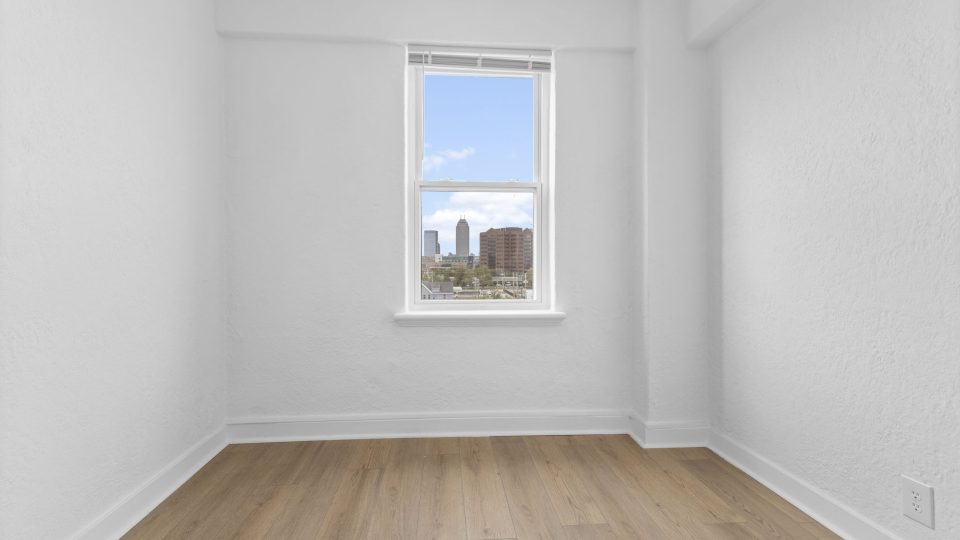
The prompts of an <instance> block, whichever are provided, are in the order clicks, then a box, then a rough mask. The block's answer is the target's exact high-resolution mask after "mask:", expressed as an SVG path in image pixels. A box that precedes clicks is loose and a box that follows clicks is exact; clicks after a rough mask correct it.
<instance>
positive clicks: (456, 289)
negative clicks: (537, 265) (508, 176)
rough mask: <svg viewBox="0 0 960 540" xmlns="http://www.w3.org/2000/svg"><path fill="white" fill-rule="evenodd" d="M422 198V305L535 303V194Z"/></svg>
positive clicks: (460, 194)
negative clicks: (438, 302) (428, 302)
mask: <svg viewBox="0 0 960 540" xmlns="http://www.w3.org/2000/svg"><path fill="white" fill-rule="evenodd" d="M421 195H422V196H421V199H420V201H421V210H422V217H421V223H422V224H423V230H422V231H421V235H420V238H421V239H422V240H421V249H422V252H421V257H420V299H421V300H518V299H520V300H523V299H531V300H532V299H533V297H534V295H533V279H534V268H533V212H534V210H533V194H532V193H503V192H496V193H491V192H423V193H422V194H421Z"/></svg>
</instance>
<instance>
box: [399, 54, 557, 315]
mask: <svg viewBox="0 0 960 540" xmlns="http://www.w3.org/2000/svg"><path fill="white" fill-rule="evenodd" d="M407 69H408V89H407V92H408V134H407V152H408V160H407V161H408V170H407V176H408V178H407V190H406V192H407V197H408V201H407V205H408V206H407V216H408V222H407V229H406V230H407V232H408V234H407V236H408V245H407V252H408V271H407V282H408V283H407V286H408V290H407V308H408V311H441V310H446V311H453V310H455V311H474V310H478V311H485V310H498V311H507V310H519V311H537V310H551V309H552V307H553V304H552V300H553V298H552V296H553V294H552V288H553V287H552V279H551V270H552V258H551V252H550V247H551V246H550V243H551V242H550V239H551V236H552V235H551V230H550V227H551V221H550V212H551V200H552V199H551V194H550V186H551V182H550V170H551V167H550V164H551V161H550V133H551V131H550V122H551V118H550V116H551V115H550V101H551V100H550V98H551V88H552V84H551V73H550V70H551V56H550V53H549V51H506V50H487V51H480V50H471V49H451V48H438V47H415V46H411V47H410V48H409V50H408V68H407Z"/></svg>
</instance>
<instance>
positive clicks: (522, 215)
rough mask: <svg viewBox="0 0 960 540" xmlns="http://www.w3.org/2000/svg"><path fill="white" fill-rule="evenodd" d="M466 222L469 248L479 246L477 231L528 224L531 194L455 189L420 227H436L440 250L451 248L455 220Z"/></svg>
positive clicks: (454, 240) (530, 215) (476, 249)
mask: <svg viewBox="0 0 960 540" xmlns="http://www.w3.org/2000/svg"><path fill="white" fill-rule="evenodd" d="M461 216H463V217H465V218H466V220H467V223H469V224H470V250H471V252H473V253H476V252H477V251H479V249H480V233H481V232H484V231H486V230H487V229H491V228H501V227H532V226H533V196H532V195H531V194H529V193H486V192H455V193H451V194H450V198H449V202H448V203H447V204H446V205H444V207H443V208H440V209H438V210H436V211H434V212H433V213H431V214H429V215H425V216H423V228H424V229H425V230H436V231H437V232H438V233H439V234H438V236H439V240H440V243H441V244H442V245H443V252H444V253H447V252H449V251H453V250H454V246H455V244H456V230H457V221H459V220H460V217H461Z"/></svg>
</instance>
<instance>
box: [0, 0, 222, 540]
mask: <svg viewBox="0 0 960 540" xmlns="http://www.w3.org/2000/svg"><path fill="white" fill-rule="evenodd" d="M219 62H220V56H219V45H218V40H217V36H216V33H215V32H214V30H213V6H212V4H211V3H207V2H196V1H193V0H182V1H178V2H169V1H153V2H122V1H98V2H82V3H80V2H77V3H71V2H55V1H31V2H11V1H0V118H2V121H0V538H10V539H14V538H16V539H20V538H30V539H43V538H65V537H67V536H69V535H72V534H74V533H76V532H77V531H78V530H79V529H80V528H81V527H83V526H84V525H86V524H87V523H89V522H90V521H92V520H93V519H95V518H96V517H97V516H99V515H100V514H101V513H102V512H104V511H106V510H107V509H109V508H110V507H111V506H112V505H113V504H115V503H117V502H118V501H119V500H120V498H121V497H122V496H124V495H125V494H127V493H130V492H131V491H132V490H133V489H134V488H136V487H138V486H139V485H141V484H142V483H143V482H145V481H146V480H147V479H148V478H150V477H151V476H152V475H153V474H155V473H157V472H158V471H159V470H160V469H161V467H163V466H165V465H167V464H168V463H170V462H171V460H173V459H174V458H175V457H176V456H178V455H179V454H180V453H182V452H183V451H184V450H186V449H187V448H188V447H190V446H191V445H193V444H195V443H197V442H198V441H199V440H200V439H201V438H203V437H204V436H206V435H208V434H210V433H211V432H212V431H213V430H215V429H217V428H218V427H219V426H221V425H222V421H223V404H224V394H225V392H224V389H223V382H224V379H225V375H224V370H223V365H222V350H221V349H222V347H221V345H220V343H221V342H222V338H221V337H220V336H221V335H222V334H223V330H222V329H221V328H220V324H219V323H218V320H219V318H220V312H221V309H220V306H221V301H220V292H219V290H220V285H219V280H220V275H221V268H220V261H221V254H220V253H221V252H220V251H219V249H218V247H217V244H218V237H219V235H220V227H221V223H220V219H221V216H222V212H220V208H221V207H222V203H221V193H220V185H221V182H220V174H221V173H220V167H219V159H220V158H219V157H218V156H219V155H220V152H221V147H220V129H219V125H220V121H219V118H220V117H219V111H220V106H221V102H222V99H221V95H222V92H221V83H222V81H221V76H220V63H219Z"/></svg>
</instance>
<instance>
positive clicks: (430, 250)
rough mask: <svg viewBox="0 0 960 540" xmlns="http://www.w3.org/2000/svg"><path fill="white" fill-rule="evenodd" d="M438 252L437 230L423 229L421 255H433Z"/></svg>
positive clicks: (438, 239)
mask: <svg viewBox="0 0 960 540" xmlns="http://www.w3.org/2000/svg"><path fill="white" fill-rule="evenodd" d="M439 254H440V235H439V234H438V233H437V231H423V256H424V257H433V256H434V255H439Z"/></svg>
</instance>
